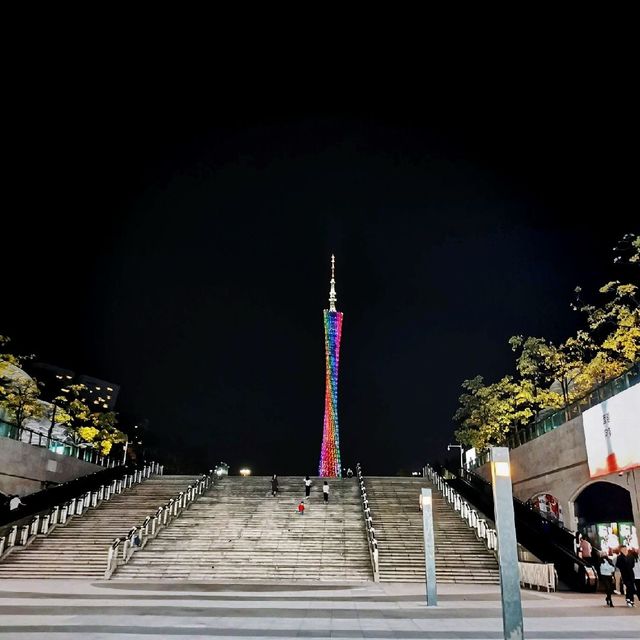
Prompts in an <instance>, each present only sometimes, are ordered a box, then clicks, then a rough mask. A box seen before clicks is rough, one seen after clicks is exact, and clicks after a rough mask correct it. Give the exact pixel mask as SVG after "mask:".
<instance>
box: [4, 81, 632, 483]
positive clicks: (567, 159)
mask: <svg viewBox="0 0 640 640" xmlns="http://www.w3.org/2000/svg"><path fill="white" fill-rule="evenodd" d="M48 89H49V90H48V91H43V92H42V94H39V95H40V97H41V99H42V102H38V101H35V100H33V99H31V98H33V97H34V95H35V94H33V95H32V94H29V95H28V96H27V97H26V98H25V99H24V103H22V102H21V103H20V106H19V107H18V108H17V109H16V114H15V118H14V119H13V121H12V126H11V131H10V132H9V135H8V141H7V145H8V153H9V155H10V157H11V158H12V159H13V161H12V163H11V167H10V168H9V169H8V173H7V175H8V177H9V181H8V182H9V192H8V193H7V194H6V198H7V200H6V202H11V203H12V204H11V205H10V206H5V207H4V209H5V213H4V214H3V222H2V229H3V248H4V260H3V266H4V274H3V294H2V298H3V312H2V318H1V320H0V333H5V334H8V335H11V336H12V337H13V338H14V343H15V347H16V349H17V350H21V351H24V352H35V353H36V354H37V355H38V358H39V359H40V360H42V361H46V362H50V363H53V364H57V365H60V366H63V367H67V368H70V369H73V370H75V371H77V372H81V373H86V374H88V375H92V376H95V377H98V378H103V379H106V380H109V381H113V382H116V383H119V384H120V385H122V389H121V394H120V399H119V405H118V409H119V410H121V411H123V412H125V413H128V414H131V415H136V416H140V417H147V418H148V419H149V421H150V429H151V431H152V433H153V434H154V436H155V438H156V440H157V441H159V443H160V445H159V446H160V448H161V449H162V450H163V451H164V453H163V455H164V456H165V458H166V460H168V461H170V462H171V463H172V464H174V465H178V468H179V469H180V470H183V471H187V470H193V471H201V470H204V469H206V468H209V467H211V466H212V465H213V464H215V463H217V462H218V461H220V460H224V461H226V462H228V463H229V464H230V465H231V466H232V471H237V469H238V468H239V467H240V466H241V465H248V466H250V467H251V468H252V469H253V470H254V472H256V473H265V474H268V473H279V474H286V473H296V474H305V473H310V474H313V473H315V472H316V470H317V465H318V459H319V453H320V442H321V437H322V420H323V410H324V352H323V349H324V338H323V325H322V310H323V309H324V308H326V307H327V304H328V302H327V298H328V292H329V277H330V269H329V265H330V255H331V253H332V252H333V253H335V255H336V272H337V273H336V276H337V291H338V309H339V310H341V311H343V312H344V327H343V343H342V351H341V360H340V367H341V371H340V387H339V412H340V430H341V449H342V459H343V464H344V466H347V465H350V466H355V463H356V462H357V461H361V462H362V464H363V466H364V468H365V472H366V473H369V474H374V473H389V474H393V473H396V472H398V471H399V470H405V471H410V470H412V469H417V468H420V467H421V466H422V465H423V464H425V463H426V462H428V461H433V460H436V459H438V458H440V457H442V456H443V455H445V454H446V445H447V443H448V442H452V441H453V440H452V433H453V430H454V425H453V423H452V420H451V416H452V415H453V413H454V411H455V409H456V406H457V398H458V396H459V395H460V393H461V390H460V383H461V382H462V381H463V380H464V379H465V378H471V377H473V376H475V375H476V374H482V375H484V376H485V379H486V380H488V381H493V380H495V379H496V378H498V377H501V376H502V375H505V374H507V373H512V372H513V366H514V359H513V354H512V353H511V351H510V348H509V345H508V344H507V340H508V338H509V337H510V336H511V335H514V334H525V335H536V336H538V335H539V336H545V337H547V338H550V339H553V340H562V339H564V338H566V337H567V336H568V335H569V334H570V333H571V332H572V331H574V330H575V329H576V328H577V326H578V323H579V321H580V318H579V317H578V315H577V314H575V313H573V312H571V310H570V308H569V302H570V300H571V299H572V291H573V288H574V287H575V286H576V285H578V284H580V285H582V286H583V287H584V288H585V290H586V292H587V293H588V294H590V293H592V292H595V288H596V287H597V286H599V285H601V284H603V283H604V282H606V281H607V280H608V279H610V278H611V277H620V278H625V277H626V276H627V273H626V272H624V270H622V271H619V270H618V268H617V267H614V266H613V265H612V252H611V248H612V247H613V246H614V244H615V241H616V240H617V239H618V238H619V237H620V236H621V235H622V234H623V233H625V232H628V231H638V227H639V225H638V223H637V218H635V220H634V216H635V214H636V213H637V205H636V198H635V193H632V189H631V185H632V180H633V181H635V180H636V176H637V161H635V160H634V161H633V162H630V161H629V158H628V157H627V153H626V149H627V146H628V145H629V144H630V143H631V139H630V128H631V124H630V123H631V122H632V115H631V111H632V110H631V107H627V106H625V105H626V103H625V102H624V100H622V99H618V97H617V96H616V95H615V94H612V93H608V94H604V93H602V94H599V95H596V94H597V92H595V93H594V94H589V95H587V94H586V93H585V92H584V91H582V90H579V89H577V88H576V87H575V86H573V85H571V84H565V83H563V82H561V81H560V79H558V80H557V82H556V83H554V84H553V86H545V85H544V84H543V83H542V84H538V85H536V86H535V87H533V86H532V85H530V84H527V83H522V85H521V86H518V87H516V86H514V85H512V84H508V83H507V84H500V83H498V85H496V87H488V86H483V87H482V88H479V87H478V86H468V87H466V88H460V87H458V90H457V91H456V92H455V93H452V92H450V91H442V92H441V91H438V90H435V89H434V88H433V87H432V89H431V91H430V92H429V94H428V95H427V96H425V97H424V99H423V100H420V101H418V100H415V99H409V98H408V97H405V96H399V95H394V99H393V100H390V99H388V100H386V101H366V105H365V104H363V102H364V101H353V102H350V101H348V100H342V101H340V100H335V101H331V103H330V104H327V105H325V106H321V105H319V104H318V103H317V102H315V103H314V102H313V101H309V103H308V104H305V105H302V104H300V103H299V102H297V103H295V105H297V106H293V105H292V104H291V103H287V102H286V101H283V103H282V104H278V105H276V104H275V103H273V102H270V103H269V104H265V103H261V102H260V101H259V100H254V99H248V97H247V99H244V96H238V95H234V97H229V96H228V95H227V94H224V93H220V94H218V95H217V96H216V98H215V99H214V100H206V101H205V100H203V99H201V97H200V96H196V95H192V94H188V95H185V94H183V93H181V94H180V99H178V98H177V97H176V95H175V94H172V92H171V91H170V90H169V89H167V87H166V86H163V87H160V88H156V89H149V90H148V91H147V90H146V91H145V92H144V95H142V94H131V93H130V92H128V91H127V92H124V90H123V91H122V92H119V91H118V87H117V85H115V86H111V87H110V89H109V90H108V91H107V90H106V89H101V90H100V91H98V90H97V89H96V90H95V92H94V93H92V94H90V95H87V94H85V93H84V92H82V91H80V90H79V89H78V88H77V87H75V89H74V88H73V87H72V86H71V85H69V86H66V85H65V86H58V85H56V87H55V90H54V87H53V86H49V87H48ZM445 95H446V96H447V97H446V98H445V97H443V96H445ZM224 96H226V97H224ZM336 105H344V108H341V107H340V106H336ZM621 105H622V106H621ZM298 107H299V108H298ZM5 204H6V203H5Z"/></svg>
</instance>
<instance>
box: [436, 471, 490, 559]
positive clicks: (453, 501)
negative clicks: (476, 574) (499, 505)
mask: <svg viewBox="0 0 640 640" xmlns="http://www.w3.org/2000/svg"><path fill="white" fill-rule="evenodd" d="M425 471H426V476H427V478H429V480H431V483H432V484H433V485H434V486H435V487H436V488H437V489H438V490H439V491H440V492H441V493H442V495H443V496H444V498H445V500H446V501H447V502H448V503H449V504H450V505H451V506H452V507H453V509H454V511H456V512H458V514H459V515H460V517H461V518H462V519H463V520H465V521H466V523H467V525H468V526H469V527H471V528H472V529H474V530H475V533H476V536H477V537H478V539H479V540H482V541H484V543H485V544H486V546H487V549H489V551H493V552H494V553H495V551H496V550H497V549H498V535H497V533H496V530H495V529H494V528H493V527H490V526H489V524H488V521H487V519H486V518H483V517H482V514H481V513H479V512H478V511H477V510H476V509H474V508H473V505H471V504H469V503H468V502H467V501H466V500H465V499H464V498H463V497H462V496H461V495H460V494H459V493H458V492H457V491H456V490H455V489H454V488H453V487H451V486H449V485H448V484H447V483H446V481H445V479H444V478H443V477H442V476H441V475H440V474H439V473H438V472H437V471H436V470H435V469H433V468H432V467H431V466H429V465H427V466H426V467H425Z"/></svg>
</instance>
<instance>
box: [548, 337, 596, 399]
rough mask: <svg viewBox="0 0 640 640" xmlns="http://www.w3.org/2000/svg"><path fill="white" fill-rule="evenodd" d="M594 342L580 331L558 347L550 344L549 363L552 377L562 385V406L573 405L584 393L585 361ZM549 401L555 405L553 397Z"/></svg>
mask: <svg viewBox="0 0 640 640" xmlns="http://www.w3.org/2000/svg"><path fill="white" fill-rule="evenodd" d="M592 348H593V347H592V342H591V339H590V337H589V335H588V334H587V333H586V332H585V331H578V333H577V334H576V336H575V337H571V338H567V339H566V340H565V341H564V342H563V343H561V344H560V345H558V346H557V347H556V346H555V345H554V344H553V343H552V342H550V343H549V351H548V356H547V357H548V363H549V367H550V376H551V377H552V379H553V380H554V381H556V382H558V383H559V384H560V390H561V393H562V406H564V407H566V406H568V405H569V404H571V403H572V402H573V401H574V400H575V399H576V398H577V397H579V396H580V395H582V394H583V393H584V390H585V389H584V384H583V378H581V375H583V373H584V369H585V359H586V358H587V357H588V354H589V353H590V352H591V350H592ZM548 398H549V400H551V402H552V403H553V400H552V398H551V396H548Z"/></svg>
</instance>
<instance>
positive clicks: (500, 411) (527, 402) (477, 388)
mask: <svg viewBox="0 0 640 640" xmlns="http://www.w3.org/2000/svg"><path fill="white" fill-rule="evenodd" d="M462 388H463V389H465V390H466V391H467V393H464V394H462V396H460V407H459V408H458V410H457V411H456V413H455V415H454V420H455V421H456V422H457V423H458V424H459V425H460V428H459V429H458V430H457V431H456V432H455V436H456V438H457V440H458V442H460V444H464V445H468V446H472V447H475V448H476V449H485V448H486V447H487V446H489V445H500V444H504V442H505V441H506V439H507V436H508V435H509V433H510V432H513V431H516V430H517V429H518V428H520V427H521V426H523V425H525V424H527V423H528V422H529V421H530V420H531V417H532V416H533V410H532V408H531V404H532V398H533V396H532V385H531V384H529V383H525V384H522V383H520V382H518V381H514V380H513V378H512V377H511V376H505V377H504V378H502V379H501V380H499V381H498V382H495V383H493V384H491V385H489V386H485V384H484V381H483V378H482V376H476V377H475V378H473V379H472V380H465V381H464V382H463V383H462Z"/></svg>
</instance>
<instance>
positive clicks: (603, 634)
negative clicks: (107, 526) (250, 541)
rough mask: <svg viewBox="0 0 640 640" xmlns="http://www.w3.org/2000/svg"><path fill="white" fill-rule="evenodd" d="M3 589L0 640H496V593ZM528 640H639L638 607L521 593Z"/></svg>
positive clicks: (402, 588)
mask: <svg viewBox="0 0 640 640" xmlns="http://www.w3.org/2000/svg"><path fill="white" fill-rule="evenodd" d="M438 595H439V606H438V607H435V608H434V607H429V608H428V607H427V606H426V604H425V602H424V588H423V587H422V586H421V585H416V584H382V585H381V584H363V583H360V584H354V585H350V586H345V585H341V586H333V585H324V584H320V583H315V584H313V585H306V586H305V585H302V584H300V585H282V584H271V585H267V584H253V585H251V584H247V583H245V584H242V585H229V584H215V583H206V584H196V583H184V582H162V583H149V582H139V583H133V582H129V583H127V582H118V583H115V582H83V581H55V580H46V581H45V580H42V581H40V580H2V581H0V638H1V639H5V638H7V639H8V638H11V639H12V640H36V639H37V640H44V638H47V639H52V640H56V639H61V638H69V639H70V640H95V639H98V638H100V639H109V640H124V639H126V640H149V639H150V638H171V639H172V640H180V639H182V638H188V639H189V640H198V639H199V638H216V639H218V640H222V639H224V638H229V639H235V640H237V639H239V638H241V639H243V640H249V639H251V638H269V639H273V638H282V639H283V640H285V639H288V638H311V639H315V638H376V639H378V640H383V639H386V638H402V639H407V640H409V639H413V638H415V639H419V638H424V639H431V640H453V639H456V638H459V639H464V640H480V639H486V638H491V639H499V638H502V619H501V613H500V604H499V598H500V592H499V589H498V588H496V587H491V586H478V587H469V586H461V585H442V586H441V587H440V589H439V594H438ZM522 597H523V605H524V611H525V636H526V638H527V640H533V639H541V640H556V639H557V640H569V639H570V640H590V639H592V638H602V639H607V640H616V639H618V638H635V639H638V638H640V605H636V607H635V609H628V608H626V607H625V606H623V605H624V601H623V599H622V598H621V597H620V596H617V597H616V596H614V597H616V598H617V600H616V605H619V606H616V607H615V608H614V609H608V608H606V607H605V606H604V596H601V595H600V594H594V595H581V594H571V593H558V594H547V593H539V592H535V591H523V593H522Z"/></svg>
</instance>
